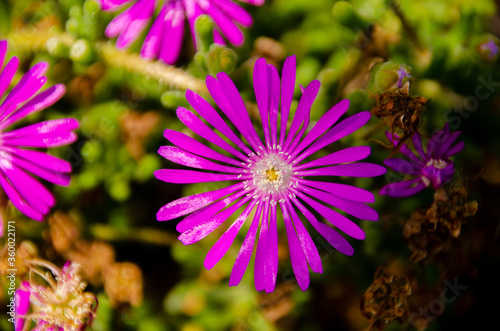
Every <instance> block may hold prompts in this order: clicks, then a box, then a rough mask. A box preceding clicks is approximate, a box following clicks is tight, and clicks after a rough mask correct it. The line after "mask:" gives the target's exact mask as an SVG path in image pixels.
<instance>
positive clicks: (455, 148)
mask: <svg viewBox="0 0 500 331" xmlns="http://www.w3.org/2000/svg"><path fill="white" fill-rule="evenodd" d="M464 148H465V142H463V141H461V142H459V143H457V144H456V145H455V146H453V147H452V148H450V149H449V150H448V151H447V152H446V153H444V154H443V158H449V157H451V156H452V155H454V154H457V153H458V152H460V151H462V150H463V149H464Z"/></svg>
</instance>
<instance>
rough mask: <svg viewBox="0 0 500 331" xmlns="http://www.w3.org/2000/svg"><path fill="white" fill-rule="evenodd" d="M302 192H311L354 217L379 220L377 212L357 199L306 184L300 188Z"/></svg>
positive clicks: (312, 194) (317, 197)
mask: <svg viewBox="0 0 500 331" xmlns="http://www.w3.org/2000/svg"><path fill="white" fill-rule="evenodd" d="M298 189H299V190H301V191H302V192H304V193H306V194H309V195H310V196H312V197H314V198H316V199H318V200H321V201H323V202H326V203H328V204H329V205H332V206H334V207H336V208H338V209H340V210H342V211H344V212H346V213H348V214H350V215H352V216H354V217H357V218H360V219H362V220H367V221H377V220H378V214H377V212H376V211H375V210H374V209H372V208H370V207H369V206H367V205H365V204H363V203H361V202H357V201H351V200H347V199H343V198H341V197H339V196H336V195H334V194H331V193H326V192H323V191H318V190H315V189H313V188H310V187H306V186H300V187H299V188H298Z"/></svg>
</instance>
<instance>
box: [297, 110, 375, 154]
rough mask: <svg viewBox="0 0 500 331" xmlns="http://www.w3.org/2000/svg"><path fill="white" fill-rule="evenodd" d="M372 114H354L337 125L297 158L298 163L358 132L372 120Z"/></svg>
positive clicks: (365, 112)
mask: <svg viewBox="0 0 500 331" xmlns="http://www.w3.org/2000/svg"><path fill="white" fill-rule="evenodd" d="M370 117H371V114H370V112H368V111H364V112H360V113H357V114H354V115H352V116H350V117H348V118H346V119H345V120H343V121H342V122H340V123H339V124H337V125H335V126H334V127H333V128H332V129H330V130H329V131H328V132H327V133H325V134H324V135H323V136H322V137H321V138H319V139H318V140H317V141H316V142H314V143H313V144H312V145H311V146H310V147H309V148H308V149H307V150H305V151H304V152H303V153H302V154H300V155H299V156H298V157H297V159H296V160H297V162H300V161H302V160H303V159H305V158H306V157H308V156H309V155H311V154H313V153H315V152H317V151H319V150H320V149H322V148H323V147H325V146H328V145H330V144H331V143H334V142H335V141H337V140H339V139H342V138H344V137H345V136H347V135H349V134H351V133H353V132H355V131H357V130H358V129H359V128H361V127H362V126H363V125H365V124H366V123H367V122H368V120H369V119H370Z"/></svg>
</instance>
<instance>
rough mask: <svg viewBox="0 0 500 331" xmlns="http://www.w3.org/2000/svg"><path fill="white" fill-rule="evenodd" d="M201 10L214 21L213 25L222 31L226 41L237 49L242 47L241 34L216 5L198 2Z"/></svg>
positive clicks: (242, 37)
mask: <svg viewBox="0 0 500 331" xmlns="http://www.w3.org/2000/svg"><path fill="white" fill-rule="evenodd" d="M200 6H201V9H203V10H204V11H206V12H207V14H208V15H210V17H211V18H212V19H213V20H214V22H215V24H217V26H218V27H219V29H220V30H221V31H222V34H223V35H224V36H225V37H226V38H227V40H228V41H229V42H230V43H231V44H233V45H235V46H237V47H239V46H241V45H243V39H244V36H243V32H241V30H240V28H238V26H237V25H236V24H235V23H234V22H233V21H232V20H231V19H230V18H229V17H228V16H227V15H226V14H225V13H224V12H223V11H221V10H220V8H218V7H217V5H215V4H213V3H211V2H203V3H201V2H200Z"/></svg>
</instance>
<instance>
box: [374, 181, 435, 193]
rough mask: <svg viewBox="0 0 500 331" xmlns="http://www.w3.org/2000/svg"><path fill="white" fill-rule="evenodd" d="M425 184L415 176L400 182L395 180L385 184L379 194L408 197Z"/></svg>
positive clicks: (421, 188) (424, 186)
mask: <svg viewBox="0 0 500 331" xmlns="http://www.w3.org/2000/svg"><path fill="white" fill-rule="evenodd" d="M426 187H427V186H426V185H425V184H424V182H423V181H422V179H421V178H420V177H419V178H415V179H410V180H404V181H402V182H395V183H390V184H387V185H385V186H384V187H382V188H381V189H380V192H379V193H380V194H381V195H388V196H390V197H408V196H410V195H413V194H415V193H418V192H420V191H422V190H423V189H424V188H426Z"/></svg>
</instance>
